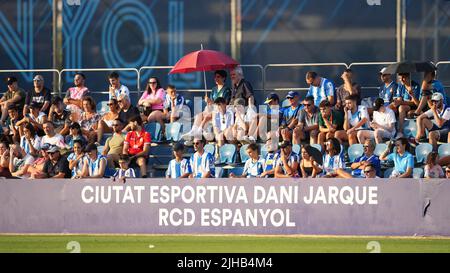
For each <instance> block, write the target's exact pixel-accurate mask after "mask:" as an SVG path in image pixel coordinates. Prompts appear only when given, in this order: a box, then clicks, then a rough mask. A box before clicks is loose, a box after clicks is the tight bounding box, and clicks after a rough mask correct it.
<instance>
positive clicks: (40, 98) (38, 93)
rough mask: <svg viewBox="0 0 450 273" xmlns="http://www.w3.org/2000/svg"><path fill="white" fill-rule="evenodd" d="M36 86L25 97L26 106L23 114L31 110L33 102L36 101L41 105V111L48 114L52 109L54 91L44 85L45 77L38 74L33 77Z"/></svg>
mask: <svg viewBox="0 0 450 273" xmlns="http://www.w3.org/2000/svg"><path fill="white" fill-rule="evenodd" d="M33 83H34V88H33V90H31V91H30V92H29V93H28V94H27V97H26V99H25V106H24V108H23V115H24V116H25V114H26V113H28V112H29V107H30V105H31V103H32V102H36V103H37V104H38V105H39V107H40V110H39V111H40V112H44V113H45V114H48V112H49V110H50V103H51V101H52V91H51V90H50V89H48V88H47V87H45V86H44V77H42V76H41V75H36V76H35V77H34V79H33Z"/></svg>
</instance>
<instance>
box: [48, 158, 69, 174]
mask: <svg viewBox="0 0 450 273" xmlns="http://www.w3.org/2000/svg"><path fill="white" fill-rule="evenodd" d="M44 173H45V174H47V176H48V177H53V176H55V175H57V174H59V173H64V178H70V177H71V172H70V169H69V161H67V158H66V157H65V156H61V157H60V158H59V160H58V162H56V164H55V165H53V163H52V161H51V160H50V159H49V160H47V161H46V162H45V165H44Z"/></svg>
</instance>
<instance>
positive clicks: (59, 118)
mask: <svg viewBox="0 0 450 273" xmlns="http://www.w3.org/2000/svg"><path fill="white" fill-rule="evenodd" d="M69 117H70V112H69V111H67V110H63V112H62V113H61V115H58V114H56V112H52V122H53V125H54V126H55V128H58V127H61V126H64V124H65V123H66V122H68V123H70V121H69Z"/></svg>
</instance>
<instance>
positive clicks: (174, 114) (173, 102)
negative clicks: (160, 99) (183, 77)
mask: <svg viewBox="0 0 450 273" xmlns="http://www.w3.org/2000/svg"><path fill="white" fill-rule="evenodd" d="M183 105H184V98H183V96H182V95H180V94H178V93H177V89H176V88H175V86H174V85H170V84H169V85H168V86H167V95H166V100H165V101H164V113H163V121H165V122H170V123H172V122H175V121H177V120H178V119H180V118H181V114H182V112H181V110H182V108H183ZM162 124H163V125H164V127H165V124H164V122H163V123H162ZM161 128H162V127H161ZM164 131H165V129H164Z"/></svg>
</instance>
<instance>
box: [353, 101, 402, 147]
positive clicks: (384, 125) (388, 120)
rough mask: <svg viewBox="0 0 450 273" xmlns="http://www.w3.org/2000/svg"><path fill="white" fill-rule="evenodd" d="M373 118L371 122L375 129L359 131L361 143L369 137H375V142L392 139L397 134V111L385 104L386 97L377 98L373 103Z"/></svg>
mask: <svg viewBox="0 0 450 273" xmlns="http://www.w3.org/2000/svg"><path fill="white" fill-rule="evenodd" d="M373 110H374V112H373V118H372V122H371V123H370V124H369V125H370V127H371V128H372V129H373V131H369V130H362V131H360V132H358V140H359V143H365V142H366V140H368V139H375V142H376V143H377V144H378V143H382V142H383V138H389V139H392V138H394V136H395V133H396V130H395V123H396V122H397V120H396V118H395V113H394V111H392V109H391V108H389V106H386V105H385V102H384V99H382V98H377V99H376V100H375V102H374V103H373Z"/></svg>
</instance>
